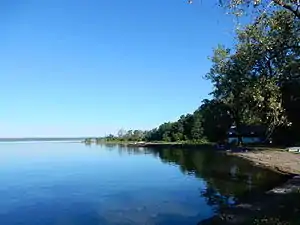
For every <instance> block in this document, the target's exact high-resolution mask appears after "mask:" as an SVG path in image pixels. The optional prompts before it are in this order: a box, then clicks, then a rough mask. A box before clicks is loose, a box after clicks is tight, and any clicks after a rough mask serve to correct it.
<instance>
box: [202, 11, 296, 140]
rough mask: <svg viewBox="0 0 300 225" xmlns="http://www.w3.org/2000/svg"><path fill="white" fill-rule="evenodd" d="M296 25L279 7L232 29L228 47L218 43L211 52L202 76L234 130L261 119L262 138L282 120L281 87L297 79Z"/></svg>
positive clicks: (285, 119)
mask: <svg viewBox="0 0 300 225" xmlns="http://www.w3.org/2000/svg"><path fill="white" fill-rule="evenodd" d="M299 25H300V24H299V19H298V18H295V16H294V15H293V14H292V13H291V12H288V11H285V10H283V11H275V12H273V13H272V14H271V15H266V14H264V15H262V16H261V18H260V19H259V23H254V24H251V25H249V26H247V27H246V28H245V29H243V30H240V31H239V32H238V38H237V40H238V43H237V45H236V47H235V48H234V49H233V50H231V51H230V50H229V49H226V48H224V47H221V46H219V47H218V48H217V49H216V50H215V51H214V56H213V57H212V62H213V66H212V68H211V71H210V73H208V74H207V78H208V79H210V80H211V81H212V82H213V84H214V87H215V89H214V92H213V94H214V96H215V98H216V99H218V100H219V101H222V102H223V103H224V104H226V105H227V106H228V108H229V109H230V113H231V115H232V118H233V120H234V123H235V125H236V126H237V130H238V133H239V127H240V125H241V124H243V123H260V124H264V125H265V126H266V127H267V128H268V129H267V131H268V132H267V134H266V135H267V137H269V136H270V135H271V134H272V133H273V131H274V129H275V128H276V127H278V126H281V125H287V122H288V120H287V118H286V110H285V107H284V102H283V100H284V92H283V88H284V87H286V85H287V84H289V83H295V80H296V79H298V78H297V76H298V75H297V74H298V73H299V70H298V69H299V47H300V46H299V43H300V42H299V41H300V39H299V38H300V35H299V31H300V29H299ZM297 68H298V69H297Z"/></svg>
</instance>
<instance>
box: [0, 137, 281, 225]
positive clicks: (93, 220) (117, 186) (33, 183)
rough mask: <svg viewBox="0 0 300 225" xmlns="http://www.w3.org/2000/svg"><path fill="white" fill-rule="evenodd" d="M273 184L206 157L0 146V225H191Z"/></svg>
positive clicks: (242, 165)
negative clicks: (223, 206)
mask: <svg viewBox="0 0 300 225" xmlns="http://www.w3.org/2000/svg"><path fill="white" fill-rule="evenodd" d="M280 179H281V177H279V176H278V175H276V174H275V173H273V172H270V171H266V170H262V169H259V168H256V167H253V166H251V165H249V164H248V163H246V162H244V161H242V160H241V159H237V158H232V157H228V156H224V155H222V154H220V153H213V152H212V151H203V150H191V149H190V150H187V149H176V148H165V149H143V148H125V147H120V146H116V145H111V146H107V145H106V146H104V145H102V146H99V145H98V146H96V145H91V146H85V145H84V144H81V143H0V224H1V225H17V224H18V225H100V224H101V225H108V224H109V225H110V224H122V225H123V224H124V225H129V224H161V225H162V224H168V225H169V224H172V225H173V224H197V223H198V222H200V221H202V220H204V219H207V218H209V217H211V216H213V215H214V214H215V213H217V212H218V208H219V207H220V205H222V204H232V203H233V202H235V201H239V200H241V199H243V198H245V197H247V196H249V195H251V193H252V194H253V193H254V192H261V191H263V190H266V189H268V188H269V187H270V186H271V185H274V184H275V183H277V182H279V180H280Z"/></svg>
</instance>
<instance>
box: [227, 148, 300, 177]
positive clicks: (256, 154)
mask: <svg viewBox="0 0 300 225" xmlns="http://www.w3.org/2000/svg"><path fill="white" fill-rule="evenodd" d="M231 154H232V155H236V156H239V157H242V158H245V159H247V160H250V161H251V162H253V163H254V164H256V165H259V166H263V167H268V168H270V169H273V170H276V171H278V172H280V173H286V174H295V175H296V174H300V154H299V153H291V152H287V151H284V150H256V151H248V152H238V153H231Z"/></svg>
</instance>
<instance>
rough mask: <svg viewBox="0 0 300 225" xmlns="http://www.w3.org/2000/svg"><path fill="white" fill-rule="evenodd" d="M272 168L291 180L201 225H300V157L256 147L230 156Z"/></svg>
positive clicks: (277, 150) (225, 210) (200, 224)
mask: <svg viewBox="0 0 300 225" xmlns="http://www.w3.org/2000/svg"><path fill="white" fill-rule="evenodd" d="M228 154H229V155H233V156H236V157H241V158H243V159H246V160H249V161H250V162H252V163H253V164H254V165H256V166H261V167H264V168H268V169H271V170H273V171H276V172H278V173H280V174H284V175H288V176H289V177H290V179H288V180H287V182H286V183H284V184H282V185H281V186H278V187H274V188H273V189H271V190H269V191H267V192H266V193H261V195H259V196H253V198H252V199H251V200H248V202H243V203H239V204H237V205H234V206H232V207H224V208H221V209H220V211H219V213H218V215H216V216H214V217H212V218H210V219H208V220H205V221H202V222H200V223H199V225H208V224H209V225H231V224H232V225H233V224H234V225H236V224H246V225H252V224H253V225H296V224H300V201H299V199H300V176H299V174H300V154H296V153H291V152H287V151H284V150H283V149H281V150H280V149H272V148H271V149H265V148H253V149H250V151H247V152H236V153H228Z"/></svg>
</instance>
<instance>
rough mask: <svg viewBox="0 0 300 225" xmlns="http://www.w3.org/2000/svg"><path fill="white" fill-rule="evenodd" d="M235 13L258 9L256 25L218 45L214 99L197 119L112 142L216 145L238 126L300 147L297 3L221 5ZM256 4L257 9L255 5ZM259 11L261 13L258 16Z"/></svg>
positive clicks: (188, 118) (183, 118)
mask: <svg viewBox="0 0 300 225" xmlns="http://www.w3.org/2000/svg"><path fill="white" fill-rule="evenodd" d="M220 2H222V4H225V6H226V7H227V8H228V9H229V10H232V11H233V12H236V11H240V12H246V9H248V8H249V7H250V8H251V7H254V9H257V11H256V14H255V16H256V17H255V20H254V21H253V22H252V23H250V24H248V25H246V26H244V27H243V28H239V29H237V31H236V37H235V40H236V41H235V45H234V46H233V47H232V48H227V47H226V46H223V45H218V46H217V47H216V48H215V49H214V51H213V55H212V57H211V61H212V67H211V69H210V71H209V72H208V73H207V74H206V76H205V77H206V79H208V80H210V81H211V82H212V84H213V91H212V93H211V96H212V99H210V100H207V99H206V100H204V101H203V102H202V105H201V106H200V107H199V108H198V109H197V110H196V111H195V112H194V113H192V114H186V115H182V116H181V117H180V118H179V119H178V120H177V121H175V122H166V123H163V124H161V125H160V126H159V127H157V128H155V129H152V130H150V131H139V130H137V131H128V132H124V131H122V132H119V133H118V136H113V135H110V136H108V137H106V139H108V140H113V139H119V140H120V139H121V140H134V141H167V142H171V141H193V142H204V141H212V142H216V141H219V140H224V139H225V138H226V137H227V134H228V130H229V128H230V127H231V126H232V125H234V126H235V127H236V134H237V137H238V142H239V143H240V144H241V143H242V127H244V126H248V125H256V126H262V127H264V128H265V132H264V137H263V138H264V139H265V140H266V141H267V140H272V141H273V142H275V143H280V144H292V143H297V142H300V135H299V133H300V120H299V115H300V44H299V43H300V14H299V10H300V6H299V4H298V3H297V1H271V2H272V4H267V5H266V4H265V3H266V2H267V1H253V2H252V1H235V0H231V1H220ZM251 4H252V5H251ZM257 12H258V13H257Z"/></svg>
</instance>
